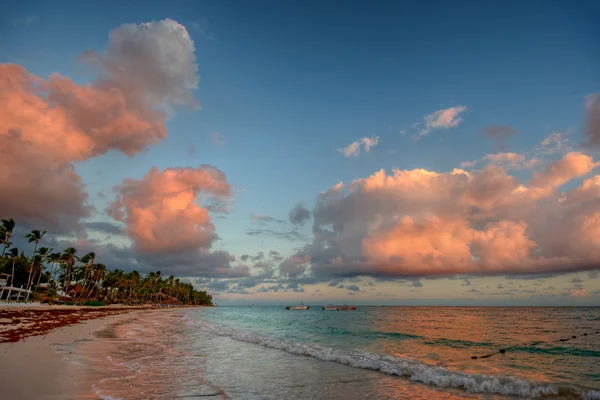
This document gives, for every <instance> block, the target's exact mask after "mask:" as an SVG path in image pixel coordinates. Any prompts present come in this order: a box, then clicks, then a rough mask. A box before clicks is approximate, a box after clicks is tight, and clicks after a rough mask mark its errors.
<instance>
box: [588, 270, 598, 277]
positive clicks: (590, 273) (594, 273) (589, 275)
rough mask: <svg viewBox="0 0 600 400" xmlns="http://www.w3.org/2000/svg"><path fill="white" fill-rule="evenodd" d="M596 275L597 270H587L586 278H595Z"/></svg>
mask: <svg viewBox="0 0 600 400" xmlns="http://www.w3.org/2000/svg"><path fill="white" fill-rule="evenodd" d="M597 277H598V271H590V272H588V278H590V279H596V278H597Z"/></svg>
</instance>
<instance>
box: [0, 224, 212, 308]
mask: <svg viewBox="0 0 600 400" xmlns="http://www.w3.org/2000/svg"><path fill="white" fill-rule="evenodd" d="M15 226H16V224H15V221H14V220H13V219H3V220H1V225H0V246H1V247H2V255H1V256H0V272H2V273H7V274H10V275H11V276H12V278H9V282H8V283H9V285H10V286H13V287H17V288H20V287H23V288H26V289H29V290H32V291H34V292H38V293H33V294H32V295H31V296H27V297H28V298H27V300H31V299H36V300H40V301H42V302H48V303H51V304H52V303H63V304H78V305H91V306H102V305H105V304H113V303H119V304H131V305H133V304H144V303H147V302H154V303H171V304H186V305H212V296H211V295H209V294H208V293H206V292H204V291H198V290H195V289H194V287H193V286H192V284H191V283H183V282H180V280H179V278H176V277H174V276H173V275H171V276H169V277H167V278H163V276H162V274H161V272H160V271H156V272H150V273H148V274H146V275H142V274H140V273H139V272H138V271H135V270H134V271H131V272H124V271H122V270H119V269H114V270H109V269H108V267H107V266H106V265H104V264H101V263H98V262H97V260H96V254H95V253H94V252H90V253H88V254H85V255H83V256H81V257H79V256H78V255H77V249H76V248H74V247H70V248H68V249H65V250H64V251H63V252H58V253H57V252H53V250H54V249H50V248H47V247H39V245H40V243H41V242H43V238H44V235H45V234H46V231H40V230H32V231H31V233H28V234H27V235H26V238H27V239H28V240H29V243H32V244H33V253H31V257H28V256H26V255H25V253H24V252H23V251H19V249H17V248H16V247H12V243H11V241H10V240H11V237H13V231H14V228H15ZM42 244H43V243H42ZM7 295H8V291H5V293H4V297H5V298H6V296H7Z"/></svg>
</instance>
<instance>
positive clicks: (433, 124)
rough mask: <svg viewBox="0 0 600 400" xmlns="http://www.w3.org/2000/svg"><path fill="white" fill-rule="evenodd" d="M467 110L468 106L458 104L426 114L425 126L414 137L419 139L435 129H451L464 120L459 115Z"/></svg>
mask: <svg viewBox="0 0 600 400" xmlns="http://www.w3.org/2000/svg"><path fill="white" fill-rule="evenodd" d="M466 110H467V107H466V106H456V107H450V108H445V109H443V110H437V111H436V112H434V113H432V114H429V115H426V116H424V117H423V120H424V123H425V127H424V128H423V129H422V130H421V132H419V133H418V134H417V135H415V136H413V138H415V139H419V138H421V137H423V136H425V135H427V134H428V133H429V132H431V131H433V130H435V129H449V128H454V127H456V126H458V124H460V123H461V122H462V120H463V119H462V118H461V117H459V115H460V113H462V112H464V111H466Z"/></svg>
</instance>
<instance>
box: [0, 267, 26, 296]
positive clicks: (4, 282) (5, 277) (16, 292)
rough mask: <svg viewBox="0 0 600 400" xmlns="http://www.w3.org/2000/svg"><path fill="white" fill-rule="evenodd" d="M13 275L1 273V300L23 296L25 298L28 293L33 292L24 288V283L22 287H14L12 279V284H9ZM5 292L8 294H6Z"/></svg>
mask: <svg viewBox="0 0 600 400" xmlns="http://www.w3.org/2000/svg"><path fill="white" fill-rule="evenodd" d="M11 277H12V276H11V275H10V274H5V273H2V274H0V300H9V301H10V300H21V298H23V299H24V298H25V296H26V295H27V294H28V293H31V291H29V290H27V289H23V286H22V285H21V287H20V288H17V287H13V286H12V279H11V286H9V285H8V281H9V278H11ZM5 292H6V296H5V295H4V293H5Z"/></svg>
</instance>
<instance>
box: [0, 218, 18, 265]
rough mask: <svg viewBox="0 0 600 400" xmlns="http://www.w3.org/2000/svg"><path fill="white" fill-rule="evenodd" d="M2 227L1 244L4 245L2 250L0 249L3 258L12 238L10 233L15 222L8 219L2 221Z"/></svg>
mask: <svg viewBox="0 0 600 400" xmlns="http://www.w3.org/2000/svg"><path fill="white" fill-rule="evenodd" d="M0 222H2V227H1V228H0V230H1V231H2V233H3V239H2V243H3V244H4V246H3V248H2V255H3V256H4V252H5V251H6V249H7V247H8V246H9V244H8V242H9V241H10V237H11V236H12V232H13V229H15V225H16V223H15V220H14V219H12V218H10V219H3V220H2V221H0Z"/></svg>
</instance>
